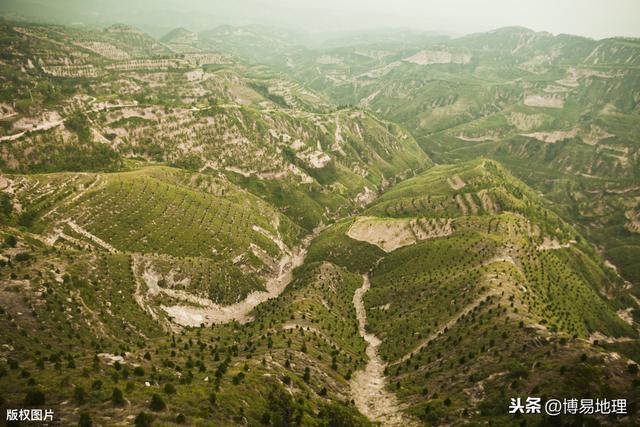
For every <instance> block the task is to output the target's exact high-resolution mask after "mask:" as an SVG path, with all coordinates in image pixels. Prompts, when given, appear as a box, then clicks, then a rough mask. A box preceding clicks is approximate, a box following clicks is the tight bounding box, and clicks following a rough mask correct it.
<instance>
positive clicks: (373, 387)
mask: <svg viewBox="0 0 640 427" xmlns="http://www.w3.org/2000/svg"><path fill="white" fill-rule="evenodd" d="M362 278H363V283H362V286H361V287H360V288H358V289H357V290H356V292H355V293H354V295H353V305H354V307H355V309H356V317H357V318H358V332H359V333H360V336H361V337H362V338H364V340H365V341H366V342H367V350H366V353H367V357H368V359H369V360H368V362H367V366H366V367H365V368H364V369H363V370H362V371H358V372H356V374H355V375H354V376H353V379H352V380H351V384H350V386H351V396H352V398H353V401H354V402H355V405H356V407H357V408H358V410H359V411H360V412H361V413H363V414H364V415H365V416H366V417H367V418H369V419H370V420H371V421H375V422H379V423H381V424H382V425H383V426H415V425H419V423H418V422H417V421H416V420H414V419H412V418H410V417H409V416H408V415H406V414H405V413H403V412H402V410H401V406H400V404H399V403H398V399H397V398H396V396H395V395H394V394H393V393H391V392H389V391H388V390H387V389H386V379H385V376H384V368H385V366H386V364H385V363H384V362H383V361H382V359H381V358H380V356H379V355H378V347H379V346H380V343H381V341H380V339H378V337H376V336H375V335H374V334H371V333H367V331H366V325H367V312H366V310H365V308H364V301H363V296H364V294H365V293H366V292H367V291H368V290H369V288H370V287H371V283H370V281H369V276H367V275H366V274H365V275H363V276H362Z"/></svg>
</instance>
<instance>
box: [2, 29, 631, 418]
mask: <svg viewBox="0 0 640 427" xmlns="http://www.w3.org/2000/svg"><path fill="white" fill-rule="evenodd" d="M381 40H384V41H381V42H378V41H376V38H375V37H373V36H372V38H371V39H370V40H369V41H366V40H365V41H363V40H361V39H358V38H353V39H351V38H349V37H346V38H345V39H343V40H341V41H340V42H337V41H336V44H337V45H339V46H336V47H334V48H322V47H319V46H318V47H316V48H314V49H309V48H305V47H302V46H298V41H297V40H296V39H295V36H293V35H291V34H287V33H286V32H279V31H276V30H271V29H267V28H257V27H253V26H252V27H247V29H243V30H242V31H240V30H239V31H235V30H232V29H230V28H227V27H221V28H219V29H216V30H212V31H207V32H202V33H199V34H195V33H192V32H191V31H189V30H186V29H183V28H180V29H176V30H174V31H172V32H170V33H169V34H167V35H166V36H165V37H163V38H162V40H161V41H158V40H156V39H154V38H152V37H151V36H148V35H147V34H145V33H143V32H142V31H139V30H137V29H135V28H133V27H129V26H126V25H114V26H111V27H108V28H105V29H104V30H98V29H95V28H90V27H80V26H78V27H76V26H73V27H63V26H54V25H35V24H25V23H14V22H8V21H7V22H3V23H2V25H0V46H2V47H3V49H2V50H1V52H0V77H2V79H1V80H2V84H1V85H0V115H1V117H0V138H1V140H0V171H1V172H2V175H1V176H0V243H1V244H0V330H1V331H2V332H1V333H0V390H1V392H0V403H7V402H8V403H15V404H25V405H36V406H37V405H45V404H46V405H49V404H51V405H58V406H59V407H64V408H66V409H68V410H65V411H64V412H63V413H62V417H63V420H62V423H63V424H65V425H67V424H68V425H75V424H78V425H81V426H90V425H107V424H108V425H111V424H118V425H120V424H121V425H136V426H152V425H153V426H155V425H162V426H164V425H176V424H178V425H201V424H202V425H221V426H236V425H273V426H288V425H302V426H369V425H375V424H376V422H378V421H383V423H384V421H385V420H383V419H375V418H376V417H375V416H374V415H375V413H376V410H386V411H389V414H385V415H388V416H391V417H394V418H395V419H399V420H401V424H406V425H412V421H413V422H415V423H424V424H425V425H438V424H442V425H484V424H490V425H513V423H514V420H515V422H516V423H519V424H522V425H543V424H547V423H550V422H551V421H550V420H548V419H545V418H542V417H536V416H534V415H524V416H522V417H519V418H517V419H515V418H513V417H512V416H510V415H508V414H507V409H508V401H509V398H510V397H514V396H544V397H553V398H559V399H563V398H601V397H607V398H626V399H628V401H629V402H628V403H629V410H630V413H631V415H630V416H629V417H621V418H615V419H614V418H610V419H606V420H605V419H602V418H599V417H589V416H586V417H584V418H572V417H568V416H567V417H564V416H563V417H559V418H556V419H554V420H555V421H556V422H557V423H558V424H563V425H564V424H566V425H569V424H574V423H576V422H577V423H584V424H585V425H599V424H600V423H607V422H616V423H619V424H620V425H634V423H635V419H634V416H635V415H634V414H633V411H635V412H636V413H637V410H638V409H637V408H638V404H640V402H638V397H637V396H638V387H640V379H639V378H638V363H639V362H640V360H638V357H639V356H638V354H639V352H640V349H639V347H638V342H639V339H638V338H639V327H638V325H639V324H640V304H639V302H638V301H639V300H640V288H639V287H638V284H639V283H640V282H639V277H640V261H639V260H640V243H639V242H640V241H639V240H638V239H639V238H638V235H639V234H638V232H639V230H640V228H639V227H640V226H639V224H640V208H639V205H638V200H640V199H639V196H640V193H639V192H640V187H638V178H640V175H639V173H638V170H640V169H639V168H638V166H639V165H638V159H639V156H638V148H639V147H638V143H637V141H638V140H637V135H638V133H639V132H640V128H639V125H638V123H640V120H639V116H638V108H637V100H638V99H640V98H639V97H640V93H639V92H638V87H639V85H638V82H639V80H638V78H639V77H638V76H639V74H638V69H637V67H638V65H640V54H639V53H638V52H639V50H638V48H639V46H638V44H637V43H636V41H633V40H621V39H610V40H603V41H593V40H589V39H582V38H577V37H572V36H566V35H560V36H552V35H549V34H542V33H534V32H532V31H529V30H526V29H522V28H506V29H501V30H497V31H494V32H491V33H486V34H476V35H471V36H466V37H462V38H458V39H449V38H446V37H440V36H434V35H413V36H408V35H399V36H398V38H389V37H388V36H384V37H383V38H382V39H381ZM292 64H293V65H292ZM432 159H434V160H435V161H437V162H438V164H437V165H435V164H434V163H433V161H432ZM611 263H613V264H611ZM369 285H370V287H369ZM378 341H379V342H378ZM363 402H364V404H363ZM636 415H637V414H636ZM367 417H369V418H367ZM611 420H614V421H611Z"/></svg>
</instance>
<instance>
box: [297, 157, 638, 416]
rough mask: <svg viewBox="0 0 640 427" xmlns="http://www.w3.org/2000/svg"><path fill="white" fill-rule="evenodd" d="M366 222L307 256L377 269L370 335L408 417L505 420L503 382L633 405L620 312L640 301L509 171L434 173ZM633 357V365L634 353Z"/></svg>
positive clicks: (526, 390) (468, 168) (348, 226)
mask: <svg viewBox="0 0 640 427" xmlns="http://www.w3.org/2000/svg"><path fill="white" fill-rule="evenodd" d="M363 215H364V216H362V217H360V218H359V219H357V220H356V221H353V220H351V221H348V222H343V223H340V224H337V225H335V226H333V227H331V228H330V229H328V230H327V231H326V232H324V233H323V234H322V235H321V236H320V237H319V238H318V239H316V241H315V242H314V243H313V244H312V245H311V248H310V250H309V256H310V257H313V258H314V259H319V258H322V257H325V258H326V259H335V260H336V261H335V262H338V263H340V265H343V266H344V268H347V269H351V271H354V272H356V271H358V272H366V271H369V275H370V277H371V290H370V291H369V292H368V293H367V294H366V295H365V297H364V301H365V306H366V309H367V321H368V325H369V330H370V331H371V332H372V333H374V334H375V335H376V336H377V337H378V338H379V339H380V340H382V343H381V344H380V346H379V348H378V351H379V353H380V356H381V357H382V359H383V360H384V361H386V363H387V366H386V370H385V374H386V375H387V387H388V389H389V390H390V391H394V392H395V393H396V394H397V396H398V397H399V399H400V401H401V402H403V403H404V404H406V405H408V408H409V409H408V411H409V413H411V414H412V415H414V416H415V417H418V418H420V419H422V420H423V421H424V422H425V423H427V424H430V423H447V422H455V423H460V422H462V420H479V419H487V420H488V419H491V420H493V421H494V422H497V421H498V420H499V419H500V416H501V415H502V414H504V413H505V412H504V410H503V408H502V406H504V405H505V404H507V403H508V397H509V393H508V392H498V390H501V389H504V388H510V389H511V394H514V393H515V394H518V395H520V394H524V395H532V393H533V394H536V395H537V394H541V395H545V396H551V395H562V396H564V395H573V394H575V395H585V393H586V394H593V395H597V394H599V393H603V392H605V390H610V388H611V387H613V388H615V390H616V393H619V394H621V395H624V396H628V398H629V399H631V400H633V398H632V396H633V395H634V393H635V392H634V390H635V387H637V384H635V383H633V381H632V380H633V375H630V374H628V373H627V372H626V363H627V362H625V361H623V360H620V359H619V358H618V356H611V355H610V354H609V353H608V351H609V350H608V348H609V347H608V346H609V344H607V342H610V343H613V342H620V343H628V344H631V343H633V342H634V340H636V339H637V334H638V333H637V330H636V329H635V328H634V327H633V326H631V325H630V324H628V323H627V321H626V320H624V319H623V317H624V316H622V317H621V316H619V315H618V311H619V310H621V309H623V308H626V307H630V309H631V310H636V311H637V309H638V307H637V304H636V303H635V302H634V299H633V298H632V297H631V296H630V295H629V293H628V290H627V289H626V288H625V285H624V282H623V281H622V280H621V279H620V278H619V277H618V276H617V275H616V274H615V272H614V271H612V270H611V269H610V268H608V267H606V266H605V264H604V262H603V260H602V259H601V258H600V257H599V255H598V254H597V253H596V252H595V251H594V250H593V249H592V248H591V247H590V245H589V244H587V243H585V241H584V239H583V238H582V237H581V236H580V235H579V234H578V233H577V232H576V231H575V229H573V228H572V227H571V226H569V225H568V224H566V223H565V222H564V221H562V219H560V218H559V217H558V216H557V215H555V214H554V213H552V212H551V211H550V210H548V209H547V208H546V207H545V202H544V201H543V200H542V199H541V198H540V197H539V196H538V195H537V194H536V193H535V192H533V191H532V190H531V189H529V188H528V187H527V186H526V185H524V184H523V183H522V182H521V181H519V180H517V179H516V178H514V177H513V176H512V175H511V174H510V173H509V172H508V171H506V170H505V169H504V167H502V166H501V165H499V164H497V163H495V162H493V161H489V160H478V161H474V162H467V163H461V164H458V165H454V166H436V167H434V168H432V169H431V170H429V171H428V172H426V173H424V174H422V175H420V176H417V177H415V178H412V179H409V180H407V181H404V182H402V183H400V184H398V185H396V186H394V187H393V188H392V189H390V190H389V191H387V192H386V193H384V194H383V195H382V196H381V197H380V198H378V199H377V200H376V201H375V202H374V203H372V204H371V205H370V206H369V207H368V209H367V210H365V211H364V213H363ZM593 343H596V345H593ZM621 348H623V347H621ZM623 352H624V353H625V354H626V355H627V357H631V358H632V359H633V357H634V356H633V350H631V347H627V348H626V349H624V348H623ZM598 372H600V373H601V374H603V375H608V376H609V378H610V380H611V381H608V382H607V386H606V387H609V388H601V386H599V385H598V383H597V378H598V375H601V374H598ZM604 372H606V374H604ZM558 375H559V376H560V377H561V378H564V379H563V380H561V381H557V378H558ZM576 376H578V377H579V379H575V380H571V378H575V377H576ZM614 384H615V385H614ZM485 417H487V418H485ZM489 417H491V418H489ZM503 422H505V423H508V420H507V419H506V418H505V419H504V420H503Z"/></svg>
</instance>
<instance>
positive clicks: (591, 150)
mask: <svg viewBox="0 0 640 427" xmlns="http://www.w3.org/2000/svg"><path fill="white" fill-rule="evenodd" d="M387 40H388V41H387V42H386V43H385V42H378V43H375V42H369V43H365V42H362V41H361V40H360V41H358V40H354V41H345V42H344V43H345V44H344V45H343V46H341V47H339V48H333V49H319V50H301V51H296V52H295V53H291V57H292V58H291V61H292V62H293V63H296V64H297V67H293V68H289V69H287V70H286V71H287V72H288V73H290V74H291V75H293V76H295V78H297V79H299V80H300V81H302V82H305V83H306V84H308V85H309V86H310V87H312V88H314V89H316V90H317V91H319V92H322V93H324V94H326V95H327V96H328V97H329V98H330V99H331V100H333V101H334V102H335V103H337V104H353V105H360V106H362V107H366V108H368V109H370V110H372V111H374V112H376V113H377V114H380V115H381V116H383V117H385V118H386V119H388V120H391V121H394V122H396V123H400V124H402V125H403V127H404V128H406V129H408V130H409V132H410V133H411V134H412V135H413V136H414V137H415V138H416V140H417V141H418V143H419V144H420V145H421V147H422V148H423V149H424V150H425V151H426V152H427V153H428V154H429V155H430V156H431V157H432V158H433V159H434V160H435V161H436V162H439V163H454V162H458V161H467V160H472V159H476V158H478V157H489V158H492V159H495V160H498V161H500V162H501V163H503V164H505V165H507V166H508V167H509V168H510V170H512V171H513V172H514V173H515V174H516V175H517V176H518V177H519V178H520V179H523V180H525V182H527V184H529V185H531V186H532V187H533V188H535V189H536V190H537V191H540V192H543V193H544V194H545V195H546V196H547V197H548V198H549V199H551V200H553V201H554V203H555V204H556V208H555V209H556V210H557V211H558V212H560V213H561V214H562V216H563V218H564V219H565V220H566V221H568V222H571V223H574V224H578V225H579V228H580V231H581V232H583V233H584V234H586V235H588V236H589V237H590V239H592V240H593V241H594V242H596V243H597V244H598V246H600V247H601V248H602V250H603V252H604V253H605V256H606V257H607V258H608V259H609V260H610V261H611V262H612V263H613V264H614V265H616V266H617V268H619V270H620V272H621V274H622V275H623V276H624V277H625V279H626V280H629V281H630V282H633V283H634V284H636V285H637V284H638V277H640V276H639V274H638V273H639V271H640V270H639V269H638V268H639V267H638V262H637V260H638V259H640V257H639V256H637V255H638V254H639V252H638V248H639V243H638V233H637V232H635V231H633V230H634V229H635V228H634V226H633V221H634V220H633V219H631V220H630V219H629V218H630V217H631V218H633V217H634V210H637V209H636V208H637V203H636V201H637V200H636V199H637V195H638V193H637V190H638V189H637V185H636V184H637V181H638V174H637V171H638V148H639V147H638V144H637V137H636V135H637V133H638V129H637V124H638V99H639V98H638V96H639V92H638V87H640V86H639V84H638V81H639V80H638V79H639V77H640V75H639V74H638V70H637V66H636V65H634V64H637V63H638V61H639V60H640V59H639V58H640V49H639V47H640V44H639V43H638V40H635V39H621V38H612V39H606V40H592V39H587V38H583V37H577V36H571V35H558V36H553V35H551V34H549V33H541V32H534V31H531V30H528V29H526V28H518V27H509V28H503V29H499V30H495V31H491V32H487V33H480V34H473V35H469V36H465V37H460V38H456V39H446V38H439V39H438V38H432V39H430V38H428V37H425V38H423V39H422V40H420V39H415V38H414V39H412V40H410V41H406V40H403V41H401V42H400V41H396V42H392V41H389V39H387Z"/></svg>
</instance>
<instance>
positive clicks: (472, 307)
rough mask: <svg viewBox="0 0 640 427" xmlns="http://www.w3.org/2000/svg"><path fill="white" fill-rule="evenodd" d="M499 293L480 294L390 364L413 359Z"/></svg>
mask: <svg viewBox="0 0 640 427" xmlns="http://www.w3.org/2000/svg"><path fill="white" fill-rule="evenodd" d="M498 294H499V293H498V292H497V291H489V292H485V293H483V294H480V295H479V296H478V297H477V298H476V299H475V300H474V301H473V302H471V303H470V304H469V305H467V306H466V307H464V308H463V309H462V310H460V311H459V312H458V313H457V314H456V315H455V316H453V317H452V318H451V319H449V321H448V322H447V323H445V324H444V325H442V326H441V327H440V328H438V329H437V330H436V331H435V332H432V333H431V334H429V335H428V336H427V337H426V338H424V339H423V340H422V341H420V344H418V345H417V346H416V347H415V348H414V349H413V350H411V352H409V353H407V354H405V355H404V356H402V357H401V358H400V359H398V360H396V361H395V362H393V363H391V364H390V365H391V366H394V365H397V364H399V363H404V362H406V361H407V360H409V359H411V358H412V357H413V355H415V354H418V353H419V352H420V350H422V349H423V348H424V347H426V346H427V345H429V342H430V341H432V340H434V339H436V338H437V337H438V336H439V335H440V334H442V333H444V332H445V330H448V329H451V328H452V327H453V326H454V325H455V324H456V323H458V321H459V320H460V319H461V318H463V317H464V316H466V315H467V314H469V313H471V312H472V311H473V310H475V309H476V308H477V307H479V306H480V305H481V304H482V303H483V302H484V301H485V300H486V299H487V298H489V297H491V296H494V295H498Z"/></svg>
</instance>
